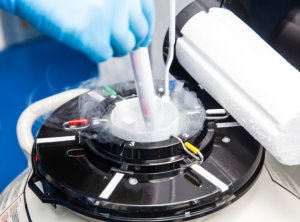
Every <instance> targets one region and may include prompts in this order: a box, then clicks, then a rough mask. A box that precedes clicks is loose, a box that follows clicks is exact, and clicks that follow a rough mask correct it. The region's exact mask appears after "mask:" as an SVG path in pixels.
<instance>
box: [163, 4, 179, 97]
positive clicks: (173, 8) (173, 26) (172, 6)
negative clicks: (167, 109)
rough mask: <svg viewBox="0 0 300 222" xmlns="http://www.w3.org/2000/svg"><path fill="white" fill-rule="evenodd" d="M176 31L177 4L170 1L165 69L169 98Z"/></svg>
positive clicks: (166, 95) (166, 94) (166, 91)
mask: <svg viewBox="0 0 300 222" xmlns="http://www.w3.org/2000/svg"><path fill="white" fill-rule="evenodd" d="M175 29H176V4H175V0H170V26H169V53H168V58H167V63H166V69H165V97H166V98H168V97H169V94H170V92H169V83H170V74H169V73H170V67H171V64H172V61H173V58H174V45H175V37H176V33H175Z"/></svg>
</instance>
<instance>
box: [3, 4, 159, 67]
mask: <svg viewBox="0 0 300 222" xmlns="http://www.w3.org/2000/svg"><path fill="white" fill-rule="evenodd" d="M0 7H1V8H3V9H4V10H6V11H9V12H11V13H13V14H15V15H18V16H21V17H23V18H24V19H25V20H27V21H28V22H29V23H31V24H32V25H33V26H35V27H36V28H37V29H38V30H40V31H41V32H43V33H45V34H47V35H49V36H51V37H53V38H55V39H57V40H59V41H61V42H63V43H65V44H67V45H69V46H71V47H73V48H75V49H78V50H80V51H82V52H84V53H85V54H87V55H88V56H89V57H90V58H91V59H92V60H94V61H95V62H100V61H104V60H106V59H108V58H110V57H112V56H123V55H125V54H127V53H128V52H130V51H131V50H133V49H135V48H138V47H139V46H148V45H149V44H150V42H151V37H152V33H153V26H154V17H155V15H154V14H155V9H154V2H153V0H0Z"/></svg>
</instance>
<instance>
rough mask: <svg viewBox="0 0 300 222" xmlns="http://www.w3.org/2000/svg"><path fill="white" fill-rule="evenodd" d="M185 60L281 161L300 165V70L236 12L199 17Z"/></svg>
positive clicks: (192, 23)
mask: <svg viewBox="0 0 300 222" xmlns="http://www.w3.org/2000/svg"><path fill="white" fill-rule="evenodd" d="M181 33H182V35H183V36H182V37H181V38H179V39H178V40H177V44H176V55H177V58H178V61H179V63H180V64H181V65H182V66H183V67H184V68H185V69H186V70H187V71H188V72H189V73H190V75H191V76H192V77H193V78H194V79H195V80H196V81H197V82H198V83H199V84H200V85H201V86H202V87H203V88H204V89H205V90H206V91H207V92H208V93H209V94H210V95H211V96H212V97H214V98H215V99H216V100H217V101H218V102H219V103H220V104H221V105H222V106H223V107H224V108H225V109H226V110H227V111H228V112H229V113H230V114H231V115H232V116H233V117H234V118H235V119H236V120H237V121H238V122H239V123H240V124H241V125H242V126H243V127H244V128H245V129H246V130H247V131H248V132H249V133H250V134H251V135H252V136H253V137H255V139H257V140H258V141H259V142H260V143H261V144H262V145H263V146H264V147H265V148H266V149H267V150H268V151H269V152H270V153H271V154H273V156H275V157H276V158H277V159H278V160H279V161H280V162H281V163H283V164H287V165H297V164H300V99H299V96H300V73H299V71H298V70H296V69H295V68H294V67H293V66H292V65H290V64H289V63H288V62H287V61H286V60H285V59H284V58H283V57H282V56H280V55H279V54H278V53H277V52H276V51H275V50H274V49H272V48H271V47H270V46H269V45H268V44H267V43H266V42H265V41H264V40H263V39H261V38H260V37H259V36H258V35H257V34H256V33H255V32H254V31H253V30H252V29H251V28H250V27H248V26H247V25H246V24H245V23H244V22H243V21H241V20H240V19H239V18H238V17H237V16H235V15H234V14H233V13H232V12H230V11H229V10H226V9H221V8H211V9H210V10H209V12H208V13H206V12H200V13H198V14H196V15H194V16H193V17H192V18H191V19H190V20H189V21H188V22H187V23H186V24H185V26H184V27H183V28H182V30H181Z"/></svg>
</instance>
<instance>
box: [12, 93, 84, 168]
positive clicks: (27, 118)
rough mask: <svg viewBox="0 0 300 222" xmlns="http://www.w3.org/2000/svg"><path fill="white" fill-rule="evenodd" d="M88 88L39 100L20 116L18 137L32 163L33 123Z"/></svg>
mask: <svg viewBox="0 0 300 222" xmlns="http://www.w3.org/2000/svg"><path fill="white" fill-rule="evenodd" d="M87 91H88V90H87V89H73V90H69V91H65V92H62V93H59V94H56V95H53V96H50V97H48V98H45V99H42V100H40V101H37V102H35V103H33V104H31V105H30V106H28V107H27V108H26V109H25V110H24V111H23V113H22V114H21V116H20V117H19V120H18V123H17V137H18V142H19V145H20V147H21V148H22V150H23V152H24V154H25V156H26V157H27V159H28V161H29V163H30V155H31V150H32V146H33V143H34V139H33V136H32V132H31V129H32V126H33V123H34V122H35V121H36V120H37V119H38V118H39V117H40V116H42V115H45V114H46V113H48V112H51V111H53V110H55V109H57V108H58V107H59V106H61V105H63V104H64V103H66V102H67V101H69V100H71V99H73V98H75V97H76V96H79V95H81V94H83V93H85V92H87Z"/></svg>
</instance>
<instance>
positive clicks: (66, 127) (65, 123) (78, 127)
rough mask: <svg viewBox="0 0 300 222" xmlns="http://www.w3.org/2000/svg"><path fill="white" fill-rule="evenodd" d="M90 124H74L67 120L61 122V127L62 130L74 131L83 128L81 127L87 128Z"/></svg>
mask: <svg viewBox="0 0 300 222" xmlns="http://www.w3.org/2000/svg"><path fill="white" fill-rule="evenodd" d="M89 126H90V125H89V124H87V125H84V126H76V125H72V126H71V125H70V124H69V122H64V124H63V128H64V130H66V131H76V130H83V129H86V128H88V127H89Z"/></svg>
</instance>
